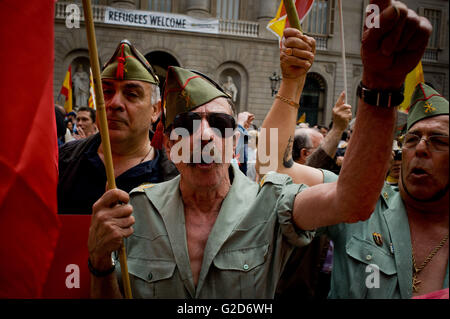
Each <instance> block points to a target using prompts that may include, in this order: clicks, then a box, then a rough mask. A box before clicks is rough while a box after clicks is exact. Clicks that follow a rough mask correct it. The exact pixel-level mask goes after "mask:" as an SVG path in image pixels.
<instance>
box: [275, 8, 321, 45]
mask: <svg viewBox="0 0 450 319" xmlns="http://www.w3.org/2000/svg"><path fill="white" fill-rule="evenodd" d="M313 4H314V0H296V1H295V7H296V8H297V14H298V18H299V20H300V23H302V21H303V19H304V18H305V17H306V16H307V15H308V13H309V11H311V8H312V6H313ZM289 26H290V24H289V20H288V19H287V14H286V8H285V7H284V2H283V0H281V3H280V6H279V7H278V11H277V15H276V16H275V18H273V19H272V20H270V22H269V24H268V25H267V29H268V30H269V31H271V32H272V33H274V34H275V35H276V36H277V37H278V39H280V40H281V38H282V37H283V31H284V29H285V28H289Z"/></svg>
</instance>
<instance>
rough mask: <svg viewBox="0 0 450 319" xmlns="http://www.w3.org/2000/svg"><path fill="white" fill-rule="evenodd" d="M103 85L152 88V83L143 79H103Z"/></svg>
mask: <svg viewBox="0 0 450 319" xmlns="http://www.w3.org/2000/svg"><path fill="white" fill-rule="evenodd" d="M102 85H103V86H104V87H105V86H106V87H123V88H130V89H132V88H135V89H139V88H140V89H142V90H150V87H151V84H150V83H147V82H143V81H136V80H122V81H121V80H113V79H102Z"/></svg>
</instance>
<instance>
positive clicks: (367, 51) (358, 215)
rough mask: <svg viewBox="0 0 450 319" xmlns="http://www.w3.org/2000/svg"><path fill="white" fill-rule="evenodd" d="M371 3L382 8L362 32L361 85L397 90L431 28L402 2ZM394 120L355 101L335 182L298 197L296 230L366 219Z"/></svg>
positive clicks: (390, 112)
mask: <svg viewBox="0 0 450 319" xmlns="http://www.w3.org/2000/svg"><path fill="white" fill-rule="evenodd" d="M371 3H373V4H376V5H378V6H379V8H380V12H381V13H380V20H379V26H380V27H379V28H372V29H366V30H365V31H364V34H363V38H362V46H361V58H362V62H363V77H362V84H363V85H364V87H366V88H367V89H369V90H374V91H375V90H376V91H396V90H400V88H401V86H402V83H403V81H404V79H405V76H406V74H407V73H408V72H409V71H411V70H412V69H413V68H414V67H415V66H416V65H417V63H418V62H419V61H420V59H421V57H422V55H423V53H424V51H425V47H426V45H427V42H428V38H429V36H430V34H431V30H432V27H431V25H430V23H429V22H428V20H427V19H425V18H423V17H419V16H417V14H416V13H415V12H414V11H412V10H408V8H407V7H406V6H405V5H404V4H402V3H400V2H395V3H394V5H392V4H391V1H371ZM371 103H373V102H371ZM373 104H376V103H373ZM395 115H396V107H382V106H375V105H370V104H368V103H366V102H364V101H363V100H362V99H361V98H360V99H359V101H358V114H357V117H356V123H355V128H354V132H353V134H352V138H351V139H350V143H349V145H348V148H347V151H346V154H345V161H344V165H343V167H342V170H341V173H340V175H339V179H338V181H337V182H336V183H331V184H322V185H317V186H314V187H311V188H308V189H306V190H305V191H303V192H301V193H300V194H298V195H297V197H296V199H295V203H294V221H295V223H296V224H297V226H299V227H300V228H302V229H314V228H317V227H320V226H326V225H333V224H337V223H340V222H356V221H359V220H365V219H367V218H369V217H370V214H371V213H372V211H373V210H374V208H375V205H376V202H377V200H378V197H379V194H380V191H381V189H382V187H383V183H384V178H385V172H386V171H387V167H388V163H389V157H390V154H391V147H392V139H393V135H394V125H395Z"/></svg>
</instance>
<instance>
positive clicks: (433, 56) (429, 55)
mask: <svg viewBox="0 0 450 319" xmlns="http://www.w3.org/2000/svg"><path fill="white" fill-rule="evenodd" d="M422 59H423V60H424V61H437V60H438V50H437V49H425V52H424V54H423V57H422Z"/></svg>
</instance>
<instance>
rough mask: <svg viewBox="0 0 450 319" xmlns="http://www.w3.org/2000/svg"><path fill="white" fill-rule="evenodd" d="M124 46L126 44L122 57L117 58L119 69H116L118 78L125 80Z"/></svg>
mask: <svg viewBox="0 0 450 319" xmlns="http://www.w3.org/2000/svg"><path fill="white" fill-rule="evenodd" d="M123 47H124V44H122V54H121V56H120V57H118V58H117V60H118V63H117V70H116V78H117V79H119V80H123V77H124V74H123V73H124V69H125V57H124V56H123Z"/></svg>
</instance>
